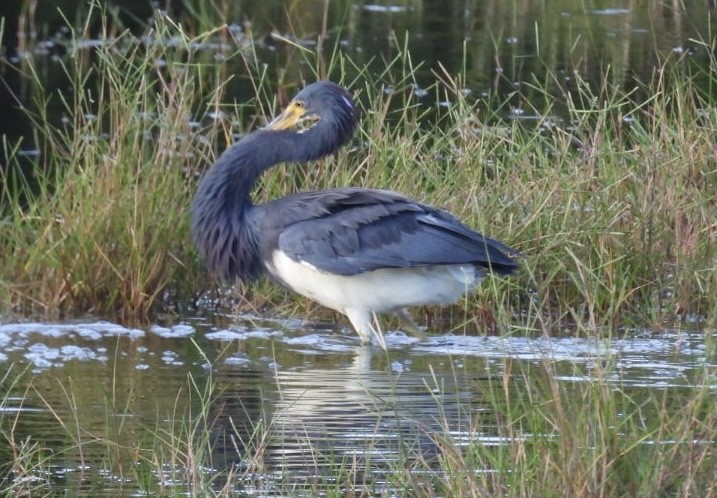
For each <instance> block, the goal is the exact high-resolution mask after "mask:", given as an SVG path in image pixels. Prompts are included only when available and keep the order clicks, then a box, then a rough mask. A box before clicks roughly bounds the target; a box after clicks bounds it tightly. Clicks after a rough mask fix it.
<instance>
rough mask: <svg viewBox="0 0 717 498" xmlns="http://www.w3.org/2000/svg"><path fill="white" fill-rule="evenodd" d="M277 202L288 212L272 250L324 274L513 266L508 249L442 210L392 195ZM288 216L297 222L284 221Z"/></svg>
mask: <svg viewBox="0 0 717 498" xmlns="http://www.w3.org/2000/svg"><path fill="white" fill-rule="evenodd" d="M282 202H285V203H288V205H285V206H282V207H285V208H288V207H290V212H289V213H287V220H288V221H287V224H286V225H285V226H284V227H283V228H282V230H281V231H280V233H279V236H278V246H279V249H280V250H281V251H283V252H284V253H285V254H286V255H288V256H289V257H290V258H292V259H294V260H296V261H302V262H306V263H308V264H310V265H312V266H314V267H316V268H318V269H319V270H321V271H324V272H328V273H335V274H340V275H355V274H358V273H363V272H366V271H370V270H376V269H379V268H410V267H416V266H429V265H449V264H474V265H478V266H484V267H490V268H492V270H493V271H495V272H498V273H511V272H512V271H513V270H514V269H515V268H516V266H517V265H516V263H515V262H514V261H513V260H512V259H511V258H510V257H509V256H508V254H507V253H511V252H514V251H512V249H510V248H509V247H508V246H506V245H504V244H502V243H500V242H498V241H496V240H493V239H491V238H489V237H485V236H483V235H481V234H480V233H478V232H475V231H473V230H471V229H469V228H468V227H466V226H465V225H463V224H462V223H460V222H459V221H458V220H457V219H456V218H454V217H453V216H452V215H450V214H448V213H447V212H445V211H441V210H438V209H435V208H431V207H429V206H425V205H422V204H419V203H417V202H414V201H412V200H410V199H408V198H406V197H403V196H401V195H398V194H395V193H393V192H387V191H382V190H366V189H336V190H329V191H320V192H312V193H305V194H301V195H298V196H294V197H292V198H285V199H282ZM285 212H286V211H285ZM294 212H301V216H300V217H298V218H299V219H296V220H295V221H291V218H293V217H295V216H292V215H293V213H294Z"/></svg>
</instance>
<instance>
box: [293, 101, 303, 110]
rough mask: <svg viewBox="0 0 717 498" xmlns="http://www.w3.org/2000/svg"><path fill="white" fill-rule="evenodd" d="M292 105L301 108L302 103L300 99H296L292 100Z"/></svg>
mask: <svg viewBox="0 0 717 498" xmlns="http://www.w3.org/2000/svg"><path fill="white" fill-rule="evenodd" d="M294 106H295V107H298V108H299V109H303V108H304V103H303V102H302V101H301V100H297V101H296V102H294Z"/></svg>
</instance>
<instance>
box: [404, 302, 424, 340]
mask: <svg viewBox="0 0 717 498" xmlns="http://www.w3.org/2000/svg"><path fill="white" fill-rule="evenodd" d="M396 314H397V315H398V317H399V318H400V319H401V321H403V323H404V325H405V328H406V332H408V333H409V334H410V335H412V336H413V337H415V338H417V339H418V340H419V341H423V340H425V339H426V337H427V336H426V333H425V332H424V331H423V330H422V329H421V327H419V326H418V325H417V324H416V322H414V321H413V318H411V314H410V313H409V312H408V309H407V308H401V309H399V310H398V311H396Z"/></svg>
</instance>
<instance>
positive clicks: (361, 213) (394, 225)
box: [191, 81, 517, 349]
mask: <svg viewBox="0 0 717 498" xmlns="http://www.w3.org/2000/svg"><path fill="white" fill-rule="evenodd" d="M357 117H358V111H357V109H356V107H355V106H354V102H353V100H352V98H351V95H350V94H349V93H348V92H347V91H346V90H344V89H343V88H342V87H340V86H338V85H336V84H334V83H331V82H330V81H318V82H316V83H313V84H310V85H308V86H307V87H305V88H304V89H303V90H301V91H300V92H299V93H298V94H297V95H296V97H295V98H294V99H293V100H292V101H291V102H290V103H289V105H288V107H287V108H286V110H285V111H284V112H283V113H281V114H280V115H279V116H278V117H276V119H274V120H273V121H271V122H270V123H269V124H268V125H267V126H266V127H264V128H263V129H260V130H258V131H255V132H253V133H250V134H249V135H246V136H245V137H244V138H242V139H241V140H239V141H238V142H237V143H236V144H234V145H233V146H232V147H230V148H229V149H227V150H226V151H224V153H223V154H222V155H221V157H219V159H218V160H217V161H216V163H214V165H213V166H212V167H211V168H210V169H209V170H208V171H207V173H206V175H205V176H204V178H203V179H202V180H201V182H200V184H199V188H198V190H197V193H196V196H195V198H194V202H193V204H192V208H191V211H192V232H193V236H194V241H195V244H196V246H197V248H198V249H199V252H200V253H201V255H202V257H203V258H204V260H205V261H206V264H207V266H208V268H209V269H210V270H211V271H213V272H216V273H218V274H219V275H220V276H222V277H223V278H224V279H227V280H232V279H237V278H238V279H240V280H243V281H249V280H253V279H255V278H257V277H259V276H260V275H262V274H268V275H269V276H270V277H271V278H273V279H274V280H275V281H276V282H278V283H280V284H281V285H283V286H285V287H287V288H289V289H291V290H293V291H295V292H297V293H299V294H301V295H303V296H306V297H308V298H310V299H313V300H314V301H318V302H319V303H321V304H323V305H324V306H327V307H329V308H332V309H334V310H336V311H339V312H341V313H343V314H345V315H346V316H347V317H348V319H349V320H350V321H351V324H352V325H353V326H354V328H355V329H356V332H357V333H358V335H359V337H360V340H361V342H362V343H364V344H365V343H370V342H371V337H372V336H374V337H376V339H377V341H378V343H379V344H380V345H381V347H382V348H383V349H386V343H385V341H384V338H383V334H382V333H381V330H380V327H379V325H378V321H377V320H375V319H376V314H377V313H386V312H397V313H398V314H399V316H401V317H402V318H403V319H405V320H406V321H407V322H408V324H409V325H410V326H411V328H412V329H414V330H416V329H417V328H416V327H415V325H413V322H412V321H411V320H410V315H409V314H408V312H407V310H406V308H407V307H410V306H417V305H422V304H436V305H443V304H448V303H452V302H455V301H456V300H458V299H459V298H460V297H461V296H462V295H463V294H465V293H466V292H468V291H470V290H472V289H473V288H475V286H476V285H478V283H479V281H480V280H481V278H482V277H483V276H484V275H485V274H486V272H487V271H492V272H493V273H498V274H509V273H512V272H513V271H515V269H516V268H517V264H516V262H515V261H514V260H513V259H512V258H511V257H510V253H511V252H513V251H512V249H510V248H509V247H508V246H506V245H505V244H503V243H501V242H499V241H497V240H494V239H491V238H489V237H486V236H484V235H481V234H480V233H478V232H475V231H473V230H471V229H470V228H468V227H466V226H465V225H463V224H462V223H460V222H459V221H458V220H457V219H456V218H455V217H453V216H452V215H451V214H449V213H447V212H445V211H442V210H440V209H436V208H434V207H430V206H426V205H424V204H420V203H418V202H416V201H413V200H411V199H409V198H407V197H404V196H403V195H400V194H398V193H395V192H390V191H387V190H370V189H364V188H353V187H346V188H336V189H331V190H320V191H314V192H301V193H298V194H295V195H292V196H289V197H284V198H281V199H276V200H273V201H271V202H268V203H266V204H260V205H254V204H252V201H251V192H252V189H253V187H254V185H255V183H256V181H257V179H258V178H259V176H260V175H261V174H262V173H263V172H264V171H265V170H267V169H268V168H270V167H272V166H274V165H276V164H278V163H281V162H304V161H313V160H316V159H319V158H321V157H323V156H325V155H327V154H331V153H333V152H335V151H337V150H338V149H339V148H340V147H341V146H342V145H343V144H344V143H345V142H347V141H348V140H349V139H350V138H351V136H352V135H353V133H354V129H355V127H356V123H357ZM372 320H375V321H374V323H375V327H374V325H373V324H372Z"/></svg>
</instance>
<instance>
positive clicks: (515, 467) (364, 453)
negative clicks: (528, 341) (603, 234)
mask: <svg viewBox="0 0 717 498" xmlns="http://www.w3.org/2000/svg"><path fill="white" fill-rule="evenodd" d="M596 360H597V361H596V362H595V363H594V366H593V368H592V371H591V372H590V373H589V375H588V376H586V372H585V371H577V370H576V372H575V376H574V377H573V378H572V380H569V379H566V378H565V376H564V374H565V372H564V371H562V370H561V369H563V368H564V365H559V363H560V362H555V361H552V360H544V361H534V362H519V361H516V360H514V359H511V358H503V359H500V360H496V361H497V363H494V367H495V368H494V369H492V372H494V374H491V375H489V376H487V377H484V378H481V379H476V377H475V372H473V371H468V370H464V369H458V370H456V371H455V373H454V375H455V376H456V379H454V381H455V383H456V385H474V386H475V387H476V389H477V391H476V392H477V393H478V394H479V396H478V397H477V398H472V397H466V396H465V392H460V393H456V392H455V391H453V392H451V391H450V389H449V390H446V389H445V386H444V384H443V382H442V381H441V380H438V379H437V378H435V377H433V378H432V377H431V376H430V375H427V377H426V384H425V393H419V392H417V391H411V397H412V398H413V399H414V400H416V401H417V400H419V399H420V403H421V408H420V412H421V413H422V414H423V416H424V417H425V416H426V415H427V414H429V413H430V414H432V415H431V416H432V417H433V418H434V420H433V421H431V422H430V423H431V424H432V425H435V424H434V422H437V423H438V426H439V427H440V429H439V430H435V429H432V430H427V429H426V427H425V423H426V420H423V421H421V419H420V417H419V418H417V419H414V415H415V413H414V412H412V411H411V408H410V407H407V406H403V407H402V406H401V405H400V403H399V402H398V399H399V397H398V396H397V398H396V400H393V399H392V398H391V396H386V393H385V392H384V393H381V394H380V396H378V394H379V393H373V392H371V388H369V387H367V388H366V393H365V398H366V399H373V400H374V403H375V406H374V407H373V410H371V409H369V411H368V412H369V414H370V413H394V410H396V416H397V417H401V418H402V421H401V427H400V429H399V430H400V434H396V435H395V436H396V437H395V438H392V441H393V443H392V444H393V446H396V451H392V452H389V454H390V455H391V456H390V458H389V459H388V460H386V458H385V454H384V453H383V452H384V451H385V448H386V443H387V441H386V440H385V434H383V432H382V430H381V429H378V428H377V434H376V435H375V436H374V438H375V439H374V440H373V441H370V440H369V441H361V439H360V438H358V439H357V441H361V442H360V443H359V442H357V443H356V446H355V447H352V448H350V449H349V450H348V451H344V452H341V451H339V450H337V449H336V448H332V447H331V446H330V445H327V444H326V443H325V441H324V440H322V437H321V434H320V433H317V426H316V425H315V424H314V425H311V426H310V427H307V428H306V429H305V430H303V428H302V427H301V425H300V422H298V423H297V424H295V425H290V426H289V427H286V426H285V425H284V424H285V423H286V420H284V419H282V417H281V416H278V415H277V413H276V411H275V409H276V407H272V406H271V403H270V402H269V403H268V406H267V407H264V406H263V404H262V406H260V407H247V409H246V410H245V411H242V410H239V409H237V406H238V405H237V403H243V402H246V400H247V397H246V396H242V395H241V394H240V393H241V390H242V389H245V388H246V386H243V387H242V386H237V384H236V379H231V378H229V379H224V381H222V380H221V377H220V375H219V374H218V375H217V376H215V374H214V370H213V368H208V369H207V370H206V371H205V373H204V374H199V375H194V374H188V375H187V378H186V380H185V382H183V383H182V385H181V386H180V387H179V388H178V389H177V391H176V396H175V402H174V404H173V405H172V404H171V403H170V404H169V405H167V404H165V403H158V404H157V405H156V407H155V406H154V405H152V409H155V410H156V420H155V421H154V422H153V421H152V419H151V416H150V417H149V418H147V415H148V414H147V413H146V412H144V413H143V415H144V416H142V415H140V414H138V413H132V409H131V407H137V406H139V405H138V401H139V399H138V398H143V397H144V396H145V393H144V391H143V389H141V388H138V389H130V390H127V389H124V388H123V387H122V386H123V383H124V382H126V381H128V379H121V380H119V381H118V383H117V385H114V386H112V387H111V389H108V390H107V391H106V392H103V389H104V388H103V387H101V385H100V384H99V383H98V384H94V385H93V386H91V387H90V388H89V389H87V387H86V386H80V384H79V383H77V382H69V383H65V384H64V385H63V382H61V381H59V380H58V379H53V380H52V382H53V386H46V385H42V384H35V383H34V382H33V381H30V382H28V384H27V385H28V388H27V389H28V393H27V395H26V397H25V398H26V400H32V399H34V400H35V401H37V400H38V399H39V400H41V403H42V405H41V406H42V407H43V408H44V410H45V411H46V412H47V413H48V414H50V415H51V416H50V419H49V422H48V424H50V425H56V426H57V428H56V429H55V430H52V429H50V428H48V427H45V428H44V429H43V430H42V431H40V432H39V433H38V434H33V433H28V429H29V427H24V426H23V423H22V417H21V415H22V413H23V410H24V409H25V407H24V406H18V400H17V398H15V397H13V396H12V395H11V394H10V393H12V392H13V390H14V389H15V388H16V387H17V385H24V384H25V380H27V379H25V378H22V379H21V373H18V372H16V371H12V369H11V371H12V373H11V374H8V375H6V376H5V377H4V378H3V379H2V382H1V383H0V408H3V409H2V410H0V437H1V438H2V440H3V446H2V448H3V450H2V452H4V453H8V454H11V456H9V455H5V454H3V453H0V455H2V456H3V459H2V466H0V484H1V486H0V488H1V489H2V490H3V491H2V495H3V496H8V497H15V496H45V495H47V496H49V495H51V494H52V493H53V491H54V490H56V489H58V485H59V486H60V488H61V489H64V490H66V491H68V492H70V493H74V494H76V495H86V494H88V493H89V494H93V495H95V494H97V495H102V496H110V495H112V496H129V495H133V494H134V493H136V492H137V491H138V490H141V492H143V493H145V494H148V495H152V496H215V497H223V496H227V497H228V496H266V495H278V496H325V497H326V496H337V497H338V496H411V497H419V498H423V497H425V498H434V497H484V496H494V497H522V496H545V497H557V496H570V497H645V498H647V497H650V498H653V497H663V496H664V497H667V496H672V497H689V496H701V497H705V498H709V497H714V496H717V486H715V482H714V468H715V465H717V453H716V449H715V445H714V441H715V439H717V410H716V409H715V403H714V393H713V392H712V391H713V389H712V387H710V386H714V381H715V371H714V367H705V368H704V369H703V370H702V371H701V373H700V370H699V369H696V370H695V372H696V373H695V376H694V378H692V379H690V381H689V382H688V383H687V384H686V385H677V384H675V385H673V386H666V387H664V388H663V389H655V388H654V387H652V388H649V389H641V388H639V387H635V386H632V387H630V386H629V385H628V384H627V383H625V384H624V385H621V384H622V382H623V381H624V380H626V379H624V378H623V377H622V375H623V372H622V371H621V367H620V365H619V361H618V358H614V357H611V356H609V355H606V356H604V357H600V358H597V359H596ZM204 361H208V360H207V359H206V357H205V358H204ZM207 365H210V363H208V364H207ZM559 371H561V372H562V374H563V375H561V374H559V373H558V372H559ZM495 372H500V373H498V374H495ZM360 379H361V377H360V375H359V376H358V380H360ZM48 387H53V388H54V389H61V392H62V395H61V398H62V397H64V402H61V403H58V402H57V401H55V403H52V404H50V403H47V402H46V401H44V398H43V395H42V393H43V392H45V391H46V389H47V388H48ZM265 387H267V388H270V387H269V386H265ZM276 390H279V391H280V390H281V386H279V385H277V386H276ZM244 394H246V393H244ZM235 396H239V398H236V399H235ZM279 396H280V395H279ZM166 399H167V400H169V399H171V396H167V397H166ZM269 399H271V395H270V396H269ZM312 399H313V398H312ZM431 400H432V401H431ZM404 401H405V398H404ZM25 402H27V403H29V401H25ZM475 402H477V403H478V406H476V405H475V404H474V403H475ZM102 403H104V410H105V411H106V416H105V423H104V425H103V424H102V423H98V421H97V418H96V417H95V416H87V415H86V414H85V415H83V413H82V410H80V408H79V407H81V406H90V405H91V406H93V407H94V409H95V410H97V409H100V410H101V409H102ZM141 403H142V404H144V402H141ZM14 408H19V409H18V410H14ZM257 409H258V410H259V411H256V410H257ZM456 412H458V413H457V414H456ZM312 413H313V412H310V411H309V412H301V411H299V413H297V417H296V419H295V420H297V421H298V420H302V418H301V417H302V416H306V415H307V414H312ZM334 416H336V417H340V415H338V414H335V415H334ZM304 420H308V419H304ZM369 420H370V419H369ZM309 423H311V421H309ZM347 430H349V431H350V429H348V428H347ZM356 430H357V431H360V430H361V429H360V428H356ZM57 432H59V433H61V434H64V437H63V438H61V443H60V444H59V446H58V442H56V441H44V440H43V439H42V438H43V435H46V434H48V433H52V434H54V433H57ZM297 443H298V445H299V446H297ZM284 445H287V447H288V449H287V450H286V456H288V458H289V463H287V464H286V465H285V464H283V463H281V462H282V461H283V460H280V459H279V458H277V457H281V456H282V451H284ZM298 448H301V449H300V451H301V454H302V455H303V458H304V459H305V462H304V463H303V464H297V462H296V459H295V457H296V454H295V452H297V451H299V449H298ZM372 455H373V457H372ZM58 483H62V484H58ZM107 490H111V491H110V492H109V494H108V491H107Z"/></svg>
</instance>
